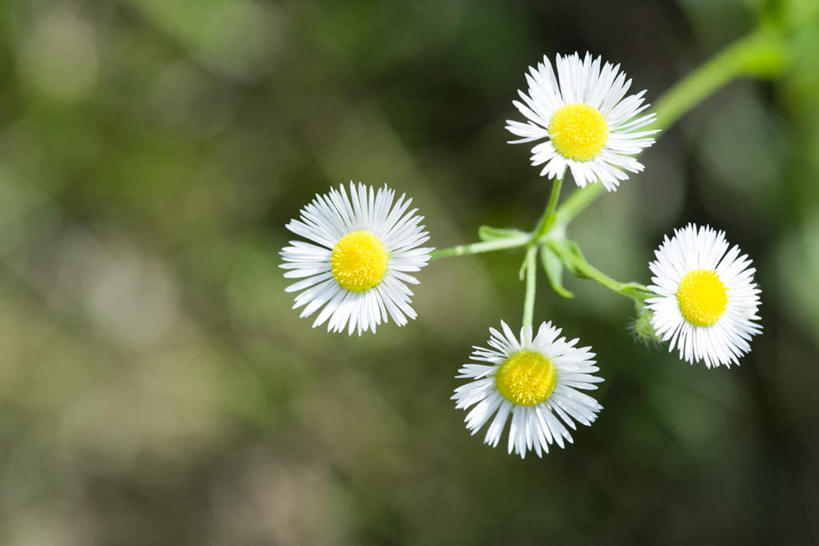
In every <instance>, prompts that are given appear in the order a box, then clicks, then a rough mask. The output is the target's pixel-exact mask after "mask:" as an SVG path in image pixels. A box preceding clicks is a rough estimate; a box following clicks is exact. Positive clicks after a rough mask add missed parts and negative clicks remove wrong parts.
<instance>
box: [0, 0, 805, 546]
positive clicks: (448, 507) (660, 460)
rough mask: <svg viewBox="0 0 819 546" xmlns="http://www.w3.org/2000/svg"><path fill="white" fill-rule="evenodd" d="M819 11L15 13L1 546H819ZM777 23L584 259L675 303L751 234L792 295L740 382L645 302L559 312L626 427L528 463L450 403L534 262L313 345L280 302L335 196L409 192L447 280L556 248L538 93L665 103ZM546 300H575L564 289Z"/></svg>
mask: <svg viewBox="0 0 819 546" xmlns="http://www.w3.org/2000/svg"><path fill="white" fill-rule="evenodd" d="M814 7H815V2H814V1H813V0H793V1H790V2H783V3H763V2H756V1H746V2H743V1H734V0H680V1H670V0H669V1H654V0H643V1H639V0H635V1H625V2H624V1H620V2H616V1H602V0H600V1H598V0H595V1H584V2H576V1H569V0H559V1H552V2H535V1H494V2H489V1H485V2H479V1H469V0H453V1H446V2H440V1H433V0H418V1H414V2H385V1H378V0H367V1H365V0H353V1H338V2H329V1H328V2H308V1H304V0H301V1H299V0H292V1H282V2H262V1H254V0H229V1H227V0H174V1H170V0H143V1H137V0H132V1H128V0H116V1H100V2H92V1H79V0H78V1H42V0H9V1H8V2H5V3H3V4H2V6H0V543H2V544H10V545H52V544H60V545H92V544H93V545H96V544H100V545H126V544H128V545H130V544H134V545H137V544H139V545H145V544H199V545H223V544H248V545H256V544H258V545H261V544H283V545H290V544H293V545H301V544H417V545H428V544H486V545H495V544H516V543H517V544H594V545H599V544H631V543H645V544H691V543H697V544H811V543H816V541H817V536H819V535H818V533H819V523H817V514H819V488H818V487H817V483H819V439H818V437H817V431H819V396H817V392H819V368H817V366H819V355H818V354H817V341H816V339H817V334H819V291H817V288H816V286H817V275H819V26H817V25H816V24H815V19H814V20H813V21H814V22H813V23H812V22H811V20H810V12H811V10H812V9H814ZM766 17H772V18H777V17H784V18H785V19H787V20H789V21H791V22H795V23H798V25H797V26H799V27H800V30H799V32H797V33H795V34H794V36H793V38H792V40H790V42H789V43H790V46H789V47H790V51H789V54H790V55H789V63H788V65H787V67H786V69H785V70H784V72H783V73H782V74H781V75H780V76H779V77H778V78H776V79H775V80H773V81H767V82H762V81H754V82H751V81H741V82H735V83H732V84H730V85H729V86H728V87H727V88H725V89H724V90H722V91H720V92H719V93H717V94H716V95H715V96H713V97H712V98H710V99H709V100H708V101H706V102H705V103H704V104H703V105H701V106H700V107H698V108H697V109H695V110H694V111H692V112H691V113H690V114H689V115H687V116H686V117H685V118H684V119H682V120H681V121H680V123H678V124H677V125H676V126H675V127H674V128H672V129H671V130H670V131H669V132H668V133H667V134H665V135H663V136H662V138H661V140H660V141H659V142H658V143H657V144H656V145H655V146H654V147H653V148H651V149H649V150H648V151H647V152H646V153H645V154H644V155H643V161H644V163H645V165H646V170H645V172H644V174H642V175H640V176H633V177H632V178H631V179H630V180H629V181H628V182H626V183H624V184H623V185H622V186H621V189H620V190H619V191H618V192H616V193H614V194H610V195H606V196H604V198H603V199H601V200H600V201H599V202H597V203H595V204H594V206H593V208H592V209H591V210H589V211H587V212H586V213H585V214H584V215H582V216H580V217H579V218H578V219H577V221H576V222H575V223H574V224H573V225H572V226H571V230H570V236H571V237H572V238H574V239H576V240H577V241H578V242H579V243H580V244H581V245H582V247H583V249H584V251H585V253H586V256H587V257H588V258H589V260H590V261H591V262H592V263H594V264H596V265H598V266H599V267H600V268H602V269H603V270H604V271H606V272H608V273H610V274H611V275H612V276H614V277H615V278H618V279H619V280H636V281H640V282H647V281H648V280H649V279H648V269H647V262H648V261H649V260H650V259H651V252H652V250H653V249H654V248H655V247H656V246H657V245H658V244H659V242H660V241H661V239H662V236H663V234H666V233H670V232H671V231H672V229H673V228H674V227H679V226H682V225H684V224H685V223H687V222H688V221H696V222H700V223H708V224H710V225H712V226H714V227H718V228H721V229H725V230H726V231H727V233H728V238H729V240H730V241H731V242H732V243H736V244H739V245H740V246H741V247H742V248H743V249H744V250H745V251H746V252H748V253H749V254H750V255H751V256H752V257H753V258H754V261H755V264H756V266H757V268H758V273H757V281H758V282H759V283H760V285H761V287H762V290H763V295H762V299H763V304H762V308H761V315H762V323H763V325H764V328H765V332H764V334H763V335H762V336H760V337H758V338H756V339H755V341H754V342H753V351H752V352H751V354H750V355H748V356H747V357H746V358H744V359H743V360H742V365H741V367H739V368H735V369H731V370H728V369H725V368H720V369H716V370H707V369H706V368H705V367H704V366H703V365H701V364H700V365H694V366H690V365H688V364H687V363H683V362H681V361H679V360H678V359H677V358H676V355H669V354H668V353H667V352H666V350H665V349H664V348H656V347H647V346H644V345H642V344H640V343H638V342H636V341H635V340H634V339H633V337H632V336H631V334H630V333H629V331H628V325H629V323H630V321H631V320H632V319H633V309H632V306H631V305H630V303H629V302H628V301H626V300H625V299H623V298H618V297H617V296H615V295H613V294H611V293H609V292H607V291H605V290H604V289H602V288H601V287H599V286H597V285H595V284H592V283H590V282H589V281H575V280H573V279H569V280H568V281H567V283H568V287H569V288H570V289H572V290H573V291H575V292H576V294H577V298H576V299H574V300H562V299H560V298H558V297H557V296H555V295H554V294H553V293H551V291H549V290H548V288H547V287H546V285H545V283H544V282H541V284H540V290H539V292H538V301H537V307H536V310H535V319H536V321H540V320H554V321H556V322H557V323H558V324H559V325H560V326H562V327H563V328H564V330H565V332H566V334H567V335H569V336H571V337H575V336H579V337H581V339H582V341H583V342H584V343H585V344H590V345H592V346H593V347H594V348H595V350H596V352H597V353H598V355H599V362H600V367H601V375H603V376H604V377H605V378H606V382H605V383H604V384H603V385H602V388H601V389H600V391H598V395H597V396H598V399H599V400H600V402H601V403H602V404H603V406H604V407H605V410H604V411H603V412H602V414H601V416H600V418H599V420H598V421H597V423H595V425H594V426H593V427H591V428H583V429H582V430H580V431H578V432H577V434H575V445H573V446H570V447H569V448H568V449H566V450H565V451H561V450H559V449H558V450H556V451H555V452H553V453H551V454H550V455H548V456H546V457H545V458H544V459H542V460H539V459H537V458H536V457H534V456H532V457H531V458H529V457H527V459H526V460H525V461H521V460H520V459H518V458H516V457H513V456H509V455H507V454H506V453H505V450H503V449H502V448H501V449H491V448H489V447H486V446H483V445H482V444H481V438H480V437H470V436H469V434H468V433H467V432H466V430H465V429H464V426H463V423H462V420H463V417H464V415H465V414H464V413H463V412H456V411H455V410H454V409H453V404H452V403H451V401H450V400H449V397H450V395H451V393H452V389H453V388H454V387H455V386H456V384H458V382H456V380H455V379H454V378H453V376H454V374H455V371H456V369H457V368H458V367H459V365H460V364H461V363H463V362H464V361H465V360H466V359H467V357H468V354H469V352H470V347H471V346H472V345H473V344H483V343H484V342H485V341H486V338H487V336H488V332H487V329H488V327H489V326H493V325H496V324H498V322H499V321H500V320H501V319H504V320H507V321H509V322H511V323H513V324H519V321H520V313H521V304H522V299H523V287H522V284H521V283H520V282H519V281H518V280H517V268H518V266H519V264H520V260H521V255H520V254H519V253H514V252H510V253H501V254H495V255H489V256H483V257H477V258H476V257H470V258H451V259H447V260H443V261H440V262H435V263H433V264H432V265H430V266H429V267H428V268H427V269H425V270H424V271H423V272H422V273H421V275H420V279H421V281H422V284H421V285H420V286H419V287H418V289H417V290H416V293H417V296H416V298H415V308H416V310H417V311H418V313H419V319H418V320H416V321H414V322H412V323H410V324H409V325H408V326H407V327H404V328H396V327H395V326H394V325H392V324H390V325H387V326H382V327H381V328H379V331H378V334H377V335H375V336H372V335H365V336H363V337H361V338H348V337H347V336H345V335H330V334H327V333H326V332H325V331H323V330H318V329H317V330H313V329H311V328H310V324H311V322H310V321H309V320H299V319H298V313H297V312H296V311H292V310H291V309H290V306H291V304H292V296H291V295H287V294H285V293H284V291H283V288H284V286H285V285H286V283H285V281H284V279H283V278H282V275H281V271H280V270H279V269H278V267H277V266H278V263H279V258H278V251H279V250H280V249H281V247H282V246H284V245H285V243H286V240H287V239H288V234H287V233H286V232H285V230H284V227H283V226H284V224H285V223H286V222H287V221H288V220H289V219H290V218H291V217H293V216H295V215H296V214H297V212H298V209H299V208H300V207H301V206H302V205H304V204H305V203H306V202H307V201H309V200H310V199H311V198H312V196H313V195H314V194H315V193H317V192H325V191H327V189H328V188H329V187H330V186H331V185H337V184H339V183H342V182H346V181H349V180H351V179H352V180H356V181H358V180H361V181H364V182H367V183H370V184H374V185H380V184H382V183H383V182H389V183H390V184H391V185H393V186H394V187H397V188H398V189H399V190H401V191H406V192H408V193H409V194H410V195H412V196H414V197H415V202H416V204H417V205H418V206H419V207H420V208H421V209H422V212H423V213H424V214H425V216H426V218H427V220H426V224H427V227H428V228H429V229H430V231H431V233H432V238H433V241H432V242H433V244H434V245H436V246H438V247H443V246H448V245H452V244H458V243H461V242H468V241H473V240H475V239H476V228H477V227H478V226H479V225H480V224H491V225H495V226H520V227H523V228H525V229H529V228H530V227H531V226H532V225H533V224H534V223H535V221H536V219H537V217H538V215H539V213H540V211H541V210H542V206H543V203H545V200H546V195H547V192H548V185H547V184H546V182H545V180H544V179H541V178H538V177H537V171H536V170H535V169H533V168H531V167H530V166H529V164H528V155H529V147H528V146H510V145H507V144H505V141H506V140H507V139H509V135H508V134H507V133H506V132H505V131H504V129H503V124H504V120H505V119H508V118H513V119H519V118H520V116H519V114H518V113H517V112H516V111H515V110H514V108H513V106H512V104H511V101H512V99H513V98H514V96H515V92H516V90H517V89H518V88H519V87H522V86H523V85H524V79H523V74H524V72H525V70H526V68H527V66H528V65H530V64H533V63H535V62H537V61H538V60H539V59H540V58H541V56H542V55H543V54H544V53H546V54H548V55H549V56H550V57H553V55H554V53H556V52H572V51H575V50H578V51H580V52H581V53H582V52H584V51H586V50H589V51H591V52H593V53H595V54H602V55H603V56H604V58H606V59H609V60H612V61H616V62H621V63H622V66H623V68H624V69H625V70H626V71H627V73H628V74H629V75H630V76H631V77H632V78H633V79H634V82H635V83H634V86H635V91H636V90H639V89H643V88H646V89H648V94H647V96H648V98H649V100H650V101H652V102H656V100H657V98H658V97H659V96H660V95H661V94H662V92H663V91H664V90H666V89H667V88H668V87H669V86H670V85H672V84H673V83H674V82H675V81H677V80H679V79H680V78H681V77H682V76H684V75H685V74H686V73H688V72H689V71H690V70H692V69H693V68H695V67H696V66H697V65H699V64H700V63H701V62H703V61H704V60H706V59H707V58H709V57H710V56H711V55H713V54H714V53H715V52H717V51H719V50H720V49H721V48H722V47H723V46H725V45H726V44H728V43H730V42H731V41H733V40H735V39H737V38H739V37H741V36H742V35H744V34H745V33H747V32H749V31H750V30H751V29H753V28H754V27H755V26H756V25H757V23H758V22H759V21H760V20H762V19H764V18H766ZM541 281H542V278H541Z"/></svg>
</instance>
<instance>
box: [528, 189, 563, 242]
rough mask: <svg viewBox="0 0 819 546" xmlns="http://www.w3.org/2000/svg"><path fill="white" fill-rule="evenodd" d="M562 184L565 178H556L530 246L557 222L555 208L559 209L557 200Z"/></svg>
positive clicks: (533, 232)
mask: <svg viewBox="0 0 819 546" xmlns="http://www.w3.org/2000/svg"><path fill="white" fill-rule="evenodd" d="M562 186H563V179H561V178H556V179H555V180H554V182H552V191H551V193H550V194H549V201H548V202H547V203H546V208H545V209H544V211H543V215H542V216H541V217H540V220H539V221H538V223H537V226H535V229H534V230H533V231H532V240H531V241H529V245H530V246H532V245H534V244H535V243H537V241H538V240H539V239H540V238H541V237H542V236H543V235H545V234H546V233H548V232H549V229H550V228H551V227H552V225H553V224H554V223H555V209H557V201H558V199H560V189H561V187H562Z"/></svg>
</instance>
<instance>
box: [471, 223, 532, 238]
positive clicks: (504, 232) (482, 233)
mask: <svg viewBox="0 0 819 546" xmlns="http://www.w3.org/2000/svg"><path fill="white" fill-rule="evenodd" d="M523 233H524V232H523V231H520V230H519V229H503V228H496V227H492V226H481V227H479V228H478V238H479V239H480V240H481V241H497V240H498V239H508V238H509V237H517V236H519V235H522V234H523Z"/></svg>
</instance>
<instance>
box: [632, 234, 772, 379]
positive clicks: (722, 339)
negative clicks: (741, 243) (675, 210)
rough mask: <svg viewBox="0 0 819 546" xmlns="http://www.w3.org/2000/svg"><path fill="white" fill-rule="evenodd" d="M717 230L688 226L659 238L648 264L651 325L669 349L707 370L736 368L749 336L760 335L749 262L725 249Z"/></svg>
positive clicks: (733, 250) (735, 249)
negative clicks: (658, 243) (661, 240)
mask: <svg viewBox="0 0 819 546" xmlns="http://www.w3.org/2000/svg"><path fill="white" fill-rule="evenodd" d="M728 246H729V245H728V242H727V241H726V240H725V234H724V233H723V232H722V231H715V230H713V229H711V228H710V227H707V226H705V227H699V228H697V226H695V225H694V224H688V225H687V226H686V227H684V228H682V229H677V230H675V231H674V237H672V238H671V240H669V239H668V237H665V239H664V240H663V244H662V245H660V248H659V249H657V250H656V251H655V252H654V255H655V257H656V260H654V261H653V262H651V263H650V264H649V268H650V269H651V273H652V275H653V276H652V277H651V282H652V283H653V284H652V285H651V286H649V289H650V290H651V291H652V292H654V293H655V294H657V297H653V298H648V299H647V300H646V302H647V303H648V307H649V309H651V311H652V312H653V313H654V318H653V319H652V324H653V326H654V329H655V330H656V332H657V335H658V336H660V337H661V338H662V340H663V341H670V343H669V351H673V350H674V349H675V348H677V349H678V350H679V353H680V358H684V359H685V360H687V361H688V362H691V363H694V362H699V361H700V360H704V361H705V365H706V366H707V367H709V368H710V367H712V366H719V365H720V364H722V365H725V366H728V367H730V366H731V364H739V361H738V358H739V357H741V356H742V355H744V354H745V353H747V352H748V351H749V350H750V349H751V346H750V344H749V343H748V342H749V341H750V339H751V337H752V336H754V335H756V334H758V333H760V332H762V326H760V325H759V324H757V323H756V322H755V321H758V320H759V315H757V309H758V308H759V293H760V290H759V288H757V285H756V283H755V282H754V272H755V271H756V270H755V269H754V268H753V267H751V260H750V259H749V258H748V256H746V255H741V256H740V252H741V251H740V249H739V247H737V246H734V247H733V248H731V249H730V250H729V249H728Z"/></svg>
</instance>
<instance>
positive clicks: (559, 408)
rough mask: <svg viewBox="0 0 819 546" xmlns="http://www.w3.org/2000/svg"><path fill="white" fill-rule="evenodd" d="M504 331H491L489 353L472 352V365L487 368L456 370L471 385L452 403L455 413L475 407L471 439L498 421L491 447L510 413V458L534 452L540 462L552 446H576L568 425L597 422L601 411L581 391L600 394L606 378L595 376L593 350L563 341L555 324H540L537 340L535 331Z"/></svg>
mask: <svg viewBox="0 0 819 546" xmlns="http://www.w3.org/2000/svg"><path fill="white" fill-rule="evenodd" d="M501 329H502V330H503V332H500V331H498V330H496V329H495V328H490V329H489V333H490V337H489V343H488V345H489V347H490V348H488V349H487V348H483V347H475V348H474V349H475V350H474V352H473V353H472V360H475V361H477V362H486V363H487V364H477V363H471V362H470V363H467V364H464V365H463V366H462V367H461V369H460V370H458V375H457V376H456V377H458V378H462V379H471V381H470V382H469V383H466V384H464V385H461V386H460V387H458V388H457V389H455V394H454V395H453V396H452V399H453V400H455V402H456V405H455V407H456V408H457V409H469V408H470V407H472V406H474V407H473V408H472V410H471V411H470V412H469V413H468V414H467V416H466V419H465V421H466V428H467V429H468V430H469V431H470V432H472V434H475V433H476V432H478V430H480V428H481V427H482V426H483V425H484V424H486V423H487V422H488V421H489V420H490V418H492V417H493V416H494V418H493V419H492V423H491V424H490V425H489V428H488V429H487V431H486V436H485V437H484V443H486V444H489V445H491V446H492V447H495V446H497V445H498V442H499V441H500V438H501V435H502V433H503V429H504V428H505V427H506V421H507V419H508V418H509V415H510V414H511V415H512V425H511V427H510V429H509V444H508V450H509V453H512V451H513V450H514V451H515V452H516V453H517V454H519V455H520V456H521V458H523V457H524V456H525V455H526V451H527V450H534V452H535V453H536V454H537V456H538V457H540V456H541V453H543V452H545V453H548V452H549V445H550V444H552V443H556V444H557V445H559V446H560V447H561V448H562V447H563V446H564V443H563V441H564V439H565V440H566V441H568V442H570V443H571V442H572V435H571V434H570V433H569V430H568V429H567V428H566V427H567V426H568V427H569V428H571V429H572V430H574V429H575V428H576V426H575V421H577V422H579V423H582V424H584V425H591V424H592V423H593V422H594V420H595V419H596V418H597V412H599V411H600V410H601V409H603V407H602V406H601V405H600V404H598V403H597V401H596V400H595V399H594V398H592V397H591V396H588V395H586V394H583V393H582V392H580V390H593V389H596V388H597V386H596V385H595V383H599V382H601V381H603V379H602V378H600V377H597V376H595V375H593V374H594V372H597V371H598V368H597V366H596V365H595V361H594V353H592V352H591V350H590V348H589V347H582V348H577V347H576V345H577V341H578V340H577V339H574V340H572V341H566V338H565V337H559V336H560V330H559V329H558V328H555V327H554V326H552V323H551V322H549V323H545V322H544V323H542V324H541V325H540V327H539V328H538V330H537V335H535V336H534V337H532V329H531V328H521V330H520V336H519V337H518V336H516V335H515V334H514V332H512V330H511V328H509V326H507V325H506V323H505V322H503V321H501ZM564 423H565V424H564Z"/></svg>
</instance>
